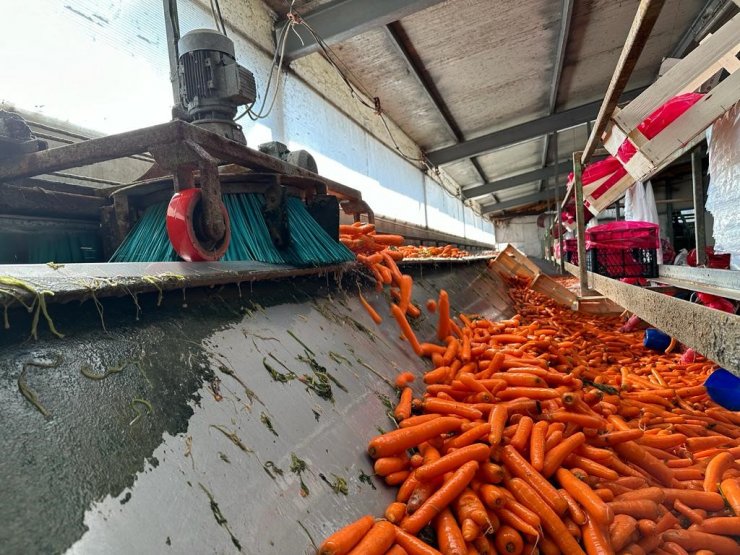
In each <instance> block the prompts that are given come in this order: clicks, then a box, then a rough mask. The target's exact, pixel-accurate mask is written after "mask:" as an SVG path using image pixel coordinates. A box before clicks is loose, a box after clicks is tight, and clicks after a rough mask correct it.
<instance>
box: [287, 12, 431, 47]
mask: <svg viewBox="0 0 740 555" xmlns="http://www.w3.org/2000/svg"><path fill="white" fill-rule="evenodd" d="M440 2H442V0H372V2H368V1H367V0H337V1H335V2H332V3H330V4H326V5H325V6H321V7H320V8H317V9H316V10H314V11H312V12H309V13H307V14H305V15H303V14H301V17H302V18H303V20H304V21H305V22H306V23H307V24H308V25H309V26H310V27H311V28H312V29H313V30H314V32H315V33H316V34H317V35H318V36H319V37H321V38H322V39H323V40H324V41H326V42H327V43H328V44H332V43H336V42H340V41H342V40H345V39H348V38H350V37H353V36H355V35H359V34H361V33H364V32H365V31H368V30H370V29H373V28H376V27H381V26H383V25H387V24H388V23H392V22H393V21H398V20H399V19H401V18H403V17H406V16H408V15H411V14H412V13H415V12H418V11H421V10H424V9H426V8H428V7H430V6H434V5H435V4H439V3H440ZM287 24H288V22H287V21H283V22H281V23H280V24H279V25H278V26H277V28H276V34H277V36H280V34H281V32H282V30H283V29H284V28H285V26H286V25H287ZM293 29H294V30H295V31H296V33H297V34H298V35H300V38H298V36H297V35H296V33H288V37H287V39H286V44H285V56H286V57H287V58H288V59H289V60H295V59H297V58H302V57H303V56H307V55H308V54H312V53H313V52H316V51H318V50H319V45H318V44H316V41H315V40H314V38H313V36H311V33H310V32H309V31H308V29H307V28H306V27H305V26H303V25H296V26H295V27H293Z"/></svg>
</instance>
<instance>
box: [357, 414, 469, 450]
mask: <svg viewBox="0 0 740 555" xmlns="http://www.w3.org/2000/svg"><path fill="white" fill-rule="evenodd" d="M460 426H462V420H460V419H459V418H452V417H442V418H435V419H434V420H430V421H428V422H424V423H422V424H419V425H417V426H413V427H410V428H399V429H398V430H392V431H390V432H388V433H385V434H383V435H380V436H376V437H374V438H373V439H372V440H370V444H369V446H368V453H369V454H370V456H371V457H373V458H376V459H377V458H378V457H388V456H391V455H396V454H398V453H401V452H403V451H404V450H406V449H409V448H410V447H414V446H415V445H418V444H420V443H422V442H424V441H427V440H429V439H432V438H435V437H437V436H439V435H440V434H445V433H448V432H454V431H457V430H459V429H460Z"/></svg>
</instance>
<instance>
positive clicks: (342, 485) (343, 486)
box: [319, 474, 349, 495]
mask: <svg viewBox="0 0 740 555" xmlns="http://www.w3.org/2000/svg"><path fill="white" fill-rule="evenodd" d="M332 476H334V481H333V482H330V481H329V479H328V478H327V477H326V476H324V475H323V474H319V478H321V479H322V480H324V482H326V483H327V484H328V485H329V487H330V488H331V489H332V490H333V491H334V493H336V494H337V495H339V494H340V493H341V494H342V495H349V487H348V486H347V480H345V479H344V478H342V477H341V476H337V475H336V474H332Z"/></svg>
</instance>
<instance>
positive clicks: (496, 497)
mask: <svg viewBox="0 0 740 555" xmlns="http://www.w3.org/2000/svg"><path fill="white" fill-rule="evenodd" d="M504 491H505V490H503V489H502V488H499V487H497V486H492V485H490V484H483V485H481V486H480V489H479V490H478V493H479V494H480V497H481V499H482V500H483V502H484V503H485V504H486V505H487V506H488V507H489V508H491V509H500V508H501V507H503V506H504V504H505V503H506V495H505V494H504Z"/></svg>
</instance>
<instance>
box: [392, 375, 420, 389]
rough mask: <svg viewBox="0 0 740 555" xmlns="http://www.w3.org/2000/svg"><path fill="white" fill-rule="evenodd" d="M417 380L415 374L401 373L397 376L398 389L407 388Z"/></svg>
mask: <svg viewBox="0 0 740 555" xmlns="http://www.w3.org/2000/svg"><path fill="white" fill-rule="evenodd" d="M415 379H416V376H414V374H413V372H401V373H400V374H399V375H398V376H396V387H399V388H401V387H406V386H407V385H408V384H410V383H412V382H413V381H414V380H415Z"/></svg>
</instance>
